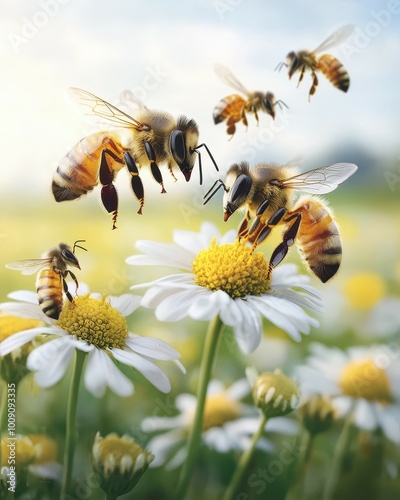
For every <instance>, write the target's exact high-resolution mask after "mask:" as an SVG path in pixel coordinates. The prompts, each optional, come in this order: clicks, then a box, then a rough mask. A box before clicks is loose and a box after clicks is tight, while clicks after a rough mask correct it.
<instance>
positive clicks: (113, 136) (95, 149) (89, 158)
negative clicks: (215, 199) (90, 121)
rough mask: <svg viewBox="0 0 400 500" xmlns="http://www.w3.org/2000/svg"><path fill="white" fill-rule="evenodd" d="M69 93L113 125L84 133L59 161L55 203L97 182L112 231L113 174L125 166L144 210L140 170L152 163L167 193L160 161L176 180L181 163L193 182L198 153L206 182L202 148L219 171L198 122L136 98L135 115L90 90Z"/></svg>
mask: <svg viewBox="0 0 400 500" xmlns="http://www.w3.org/2000/svg"><path fill="white" fill-rule="evenodd" d="M70 93H71V97H72V98H73V99H74V101H75V102H76V103H77V104H78V105H79V106H80V107H83V108H84V109H85V111H86V114H89V115H94V116H96V117H98V118H100V119H101V120H102V122H105V123H107V124H108V125H109V126H110V125H111V126H113V129H112V130H105V131H100V132H95V133H93V134H91V135H89V136H88V137H84V138H83V139H82V140H81V141H79V142H78V144H76V145H75V146H74V147H73V148H72V149H71V151H69V152H68V153H67V155H66V156H64V158H63V159H62V160H61V162H60V164H59V166H58V167H57V170H56V172H55V174H54V176H53V183H52V190H53V195H54V198H55V200H56V201H58V202H61V201H66V200H74V199H76V198H80V197H81V196H82V195H84V194H86V193H87V192H89V191H91V190H92V189H93V188H94V186H96V185H97V184H98V183H99V182H100V184H101V186H102V188H101V200H102V203H103V205H104V207H105V209H106V210H107V212H109V213H112V216H113V227H112V228H113V229H115V228H116V223H117V216H118V194H117V191H116V189H115V186H114V180H115V176H116V175H117V174H118V172H119V171H120V170H121V169H122V168H123V167H125V166H126V167H127V168H128V171H129V173H130V174H131V186H132V190H133V193H134V195H135V196H136V198H137V200H138V201H139V205H140V206H139V210H138V214H141V213H142V208H143V204H144V189H143V184H142V181H141V178H140V176H139V171H140V169H141V168H142V167H143V166H150V170H151V173H152V175H153V177H154V179H155V180H156V181H157V182H158V183H159V184H160V186H161V192H162V193H165V192H166V191H165V188H164V182H163V177H162V174H161V170H160V168H159V165H161V164H163V163H165V164H167V166H168V169H169V171H170V173H171V174H172V176H173V178H174V180H176V177H175V175H174V173H173V169H174V168H175V167H178V168H179V169H180V171H181V172H182V173H183V175H184V177H185V179H186V181H189V180H190V177H191V174H192V170H193V167H194V164H195V161H196V158H197V156H198V157H199V169H200V184H202V182H203V177H202V166H201V155H200V152H199V148H201V147H203V146H204V148H205V149H206V151H207V153H208V154H209V156H210V158H211V160H212V162H213V164H214V166H215V168H216V169H217V170H218V166H217V165H216V163H215V161H214V158H213V157H212V155H211V153H210V151H209V149H208V147H207V146H206V144H199V130H198V127H197V124H196V122H195V121H194V120H192V119H188V118H186V117H185V116H179V117H178V118H177V119H175V118H174V117H172V116H171V115H170V114H168V113H165V112H163V111H153V110H150V109H148V108H147V107H146V106H144V105H143V103H142V102H141V101H139V100H138V99H136V106H137V115H136V117H135V118H133V117H132V116H130V115H129V114H127V113H125V112H124V111H121V110H120V109H118V108H116V107H115V106H113V105H112V104H110V103H108V102H107V101H104V100H103V99H100V98H99V97H97V96H95V95H93V94H91V93H90V92H87V91H86V90H82V89H78V88H72V89H70Z"/></svg>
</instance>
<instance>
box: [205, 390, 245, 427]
mask: <svg viewBox="0 0 400 500" xmlns="http://www.w3.org/2000/svg"><path fill="white" fill-rule="evenodd" d="M240 415H241V411H240V404H239V403H238V402H237V401H234V400H232V399H230V398H229V397H228V396H226V395H225V394H216V395H214V396H208V397H207V399H206V403H205V408H204V420H203V432H204V431H207V430H208V429H211V428H212V427H222V426H223V425H224V424H225V423H226V422H230V421H232V420H236V419H238V418H239V417H240Z"/></svg>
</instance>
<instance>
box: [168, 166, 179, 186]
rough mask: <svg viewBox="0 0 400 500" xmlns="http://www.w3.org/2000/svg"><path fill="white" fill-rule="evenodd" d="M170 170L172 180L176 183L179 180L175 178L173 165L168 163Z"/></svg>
mask: <svg viewBox="0 0 400 500" xmlns="http://www.w3.org/2000/svg"><path fill="white" fill-rule="evenodd" d="M168 170H169V171H170V173H171V175H172V178H173V179H174V182H176V181H177V180H178V179H177V178H176V177H175V174H174V171H173V170H172V165H171V163H168Z"/></svg>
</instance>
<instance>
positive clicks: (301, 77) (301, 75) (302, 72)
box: [297, 66, 306, 86]
mask: <svg viewBox="0 0 400 500" xmlns="http://www.w3.org/2000/svg"><path fill="white" fill-rule="evenodd" d="M305 70H306V67H305V66H303V67H302V68H301V73H300V78H299V81H298V82H297V86H299V85H300V82H301V80H302V79H303V76H304V72H305Z"/></svg>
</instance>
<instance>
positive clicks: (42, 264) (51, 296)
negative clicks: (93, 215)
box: [6, 240, 86, 319]
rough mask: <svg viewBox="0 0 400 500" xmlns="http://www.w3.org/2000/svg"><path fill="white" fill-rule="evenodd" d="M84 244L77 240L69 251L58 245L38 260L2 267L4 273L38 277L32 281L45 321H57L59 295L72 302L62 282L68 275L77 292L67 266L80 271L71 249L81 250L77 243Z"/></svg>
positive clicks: (71, 273) (64, 244)
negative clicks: (34, 282) (17, 272)
mask: <svg viewBox="0 0 400 500" xmlns="http://www.w3.org/2000/svg"><path fill="white" fill-rule="evenodd" d="M84 241H85V240H77V241H75V243H74V246H73V248H71V247H70V246H69V245H67V244H66V243H60V244H59V245H58V246H56V247H54V248H52V249H51V250H49V251H47V252H45V253H44V254H43V255H42V258H41V259H27V260H17V261H16V262H10V263H9V264H6V268H7V269H14V270H16V271H21V273H22V274H33V273H36V272H37V273H38V274H37V278H36V291H37V296H38V302H39V306H40V308H41V309H42V311H43V312H44V314H46V316H48V317H49V318H53V319H58V317H59V316H60V312H61V309H62V305H63V291H64V293H65V295H66V296H67V298H68V300H69V301H70V302H72V300H73V299H72V295H71V293H70V292H69V290H68V285H67V282H66V281H65V279H66V277H67V276H68V274H69V275H70V276H71V278H72V279H73V280H74V282H75V284H76V288H78V280H77V279H76V276H75V275H74V273H73V272H72V271H70V270H69V269H68V268H67V266H72V267H77V268H78V269H80V266H79V262H78V259H77V258H76V257H75V255H74V253H75V248H81V249H82V250H86V248H83V247H81V246H80V245H78V243H82V242H84Z"/></svg>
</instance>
